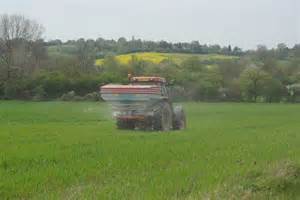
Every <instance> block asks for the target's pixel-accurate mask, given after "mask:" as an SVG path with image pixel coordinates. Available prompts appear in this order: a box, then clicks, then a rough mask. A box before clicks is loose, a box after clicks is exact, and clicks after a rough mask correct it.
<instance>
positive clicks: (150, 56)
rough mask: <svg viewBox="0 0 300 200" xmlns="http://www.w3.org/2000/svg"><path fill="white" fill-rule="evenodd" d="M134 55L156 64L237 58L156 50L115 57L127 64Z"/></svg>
mask: <svg viewBox="0 0 300 200" xmlns="http://www.w3.org/2000/svg"><path fill="white" fill-rule="evenodd" d="M133 56H135V58H136V59H138V60H143V61H147V62H152V63H155V64H158V63H160V62H162V61H164V60H172V61H173V62H175V63H177V64H180V63H181V62H182V61H183V60H184V59H186V58H189V57H193V56H195V57H198V58H199V60H201V61H218V60H228V59H237V58H238V57H235V56H225V55H218V54H183V53H157V52H145V53H131V54H124V55H119V56H116V59H117V60H118V61H119V62H120V63H121V64H128V63H129V62H130V61H131V60H132V57H133ZM101 64H103V59H97V60H96V65H101Z"/></svg>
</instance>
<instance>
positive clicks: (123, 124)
mask: <svg viewBox="0 0 300 200" xmlns="http://www.w3.org/2000/svg"><path fill="white" fill-rule="evenodd" d="M117 127H118V129H134V127H135V124H134V122H133V121H126V120H120V119H117Z"/></svg>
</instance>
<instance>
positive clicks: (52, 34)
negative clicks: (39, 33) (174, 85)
mask: <svg viewBox="0 0 300 200" xmlns="http://www.w3.org/2000/svg"><path fill="white" fill-rule="evenodd" d="M299 1H300V0H51V1H50V0H0V14H3V13H9V14H12V13H17V14H23V15H25V16H27V17H30V18H33V19H35V20H37V21H38V22H39V23H41V24H43V25H44V27H45V28H46V32H45V39H46V40H48V39H56V38H58V39H62V40H68V39H78V38H80V37H83V38H93V39H96V38H97V37H103V38H106V39H111V38H113V39H117V38H119V37H126V38H127V39H130V38H131V37H132V36H135V38H141V39H144V40H156V41H159V40H167V41H172V42H178V41H182V42H184V41H187V42H189V41H192V40H199V42H200V43H208V44H216V43H217V44H220V45H228V44H231V45H237V46H240V47H242V48H243V49H249V48H255V47H256V45H258V44H265V45H267V46H268V47H273V46H275V45H276V44H278V43H280V42H284V43H286V44H287V45H289V46H293V45H294V44H296V43H300V2H299Z"/></svg>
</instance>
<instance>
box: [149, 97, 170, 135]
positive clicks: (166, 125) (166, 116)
mask: <svg viewBox="0 0 300 200" xmlns="http://www.w3.org/2000/svg"><path fill="white" fill-rule="evenodd" d="M172 115H173V113H172V108H171V106H170V104H169V103H167V102H164V103H162V104H161V106H160V108H159V109H158V110H157V111H156V113H155V115H154V120H153V129H154V130H156V131H169V130H172V121H173V120H172V117H173V116H172Z"/></svg>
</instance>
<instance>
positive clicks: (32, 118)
mask: <svg viewBox="0 0 300 200" xmlns="http://www.w3.org/2000/svg"><path fill="white" fill-rule="evenodd" d="M183 106H184V108H185V110H186V113H187V118H188V128H187V129H186V130H184V131H174V132H167V133H161V132H141V131H122V130H117V129H116V128H115V125H114V121H113V120H112V118H111V114H110V109H109V107H108V106H107V105H106V104H104V103H88V102H80V103H79V102H73V103H70V102H19V101H0V199H205V198H207V199H209V198H211V199H241V197H243V199H253V198H254V197H255V199H266V198H267V197H268V198H270V199H274V198H271V197H278V198H279V199H299V198H300V191H299V188H300V180H299V179H300V178H299V177H300V168H299V162H300V148H299V146H300V134H299V130H300V125H299V120H300V105H296V104H242V103H183ZM227 187H228V188H229V189H228V188H227ZM226 193H228V196H226V195H227V194H226ZM222 195H225V196H224V197H221V196H222ZM235 195H236V198H235ZM252 197H253V198H252Z"/></svg>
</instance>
